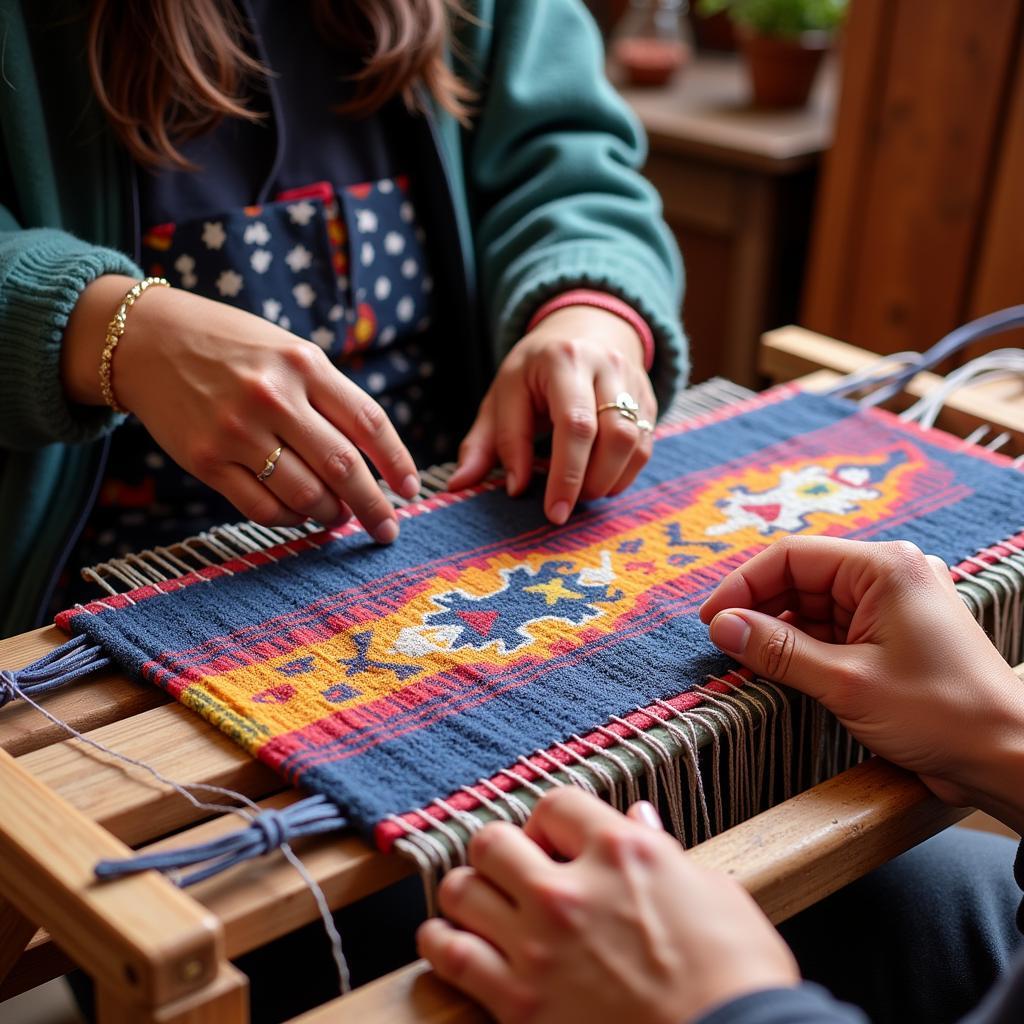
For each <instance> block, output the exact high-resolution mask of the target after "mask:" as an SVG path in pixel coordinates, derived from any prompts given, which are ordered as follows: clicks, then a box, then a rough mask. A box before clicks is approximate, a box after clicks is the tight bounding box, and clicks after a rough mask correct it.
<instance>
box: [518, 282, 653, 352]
mask: <svg viewBox="0 0 1024 1024" xmlns="http://www.w3.org/2000/svg"><path fill="white" fill-rule="evenodd" d="M567 309H570V310H580V311H583V310H588V309H589V310H600V311H601V312H603V313H605V314H609V315H611V316H613V317H615V318H616V319H618V320H619V321H621V322H622V324H623V325H626V326H628V327H629V328H630V330H631V332H632V336H633V337H634V338H635V339H636V341H637V343H638V344H639V346H640V348H639V355H640V358H641V360H642V365H643V368H644V370H650V368H651V366H652V365H653V364H654V334H653V333H652V331H651V328H650V327H649V326H648V324H647V321H646V320H645V319H644V318H643V317H642V316H641V315H640V314H639V313H638V312H637V311H636V310H635V309H633V307H632V306H630V305H629V303H628V302H625V301H624V300H623V299H620V298H619V297H618V296H616V295H612V294H610V293H608V292H600V291H594V290H591V289H589V288H576V289H573V290H572V291H568V292H563V293H562V294H561V295H556V296H555V297H554V298H552V299H549V300H548V301H547V302H545V303H544V304H543V305H542V306H541V307H540V308H539V309H538V310H537V311H536V312H535V313H534V314H533V316H532V317H531V318H530V322H529V324H528V325H527V328H526V329H527V331H528V332H529V331H532V330H533V329H534V328H535V327H537V326H538V325H539V324H540V323H541V322H542V321H544V320H547V319H548V318H550V317H551V316H553V315H556V314H558V313H560V312H561V311H563V310H567ZM596 319H601V317H597V318H596Z"/></svg>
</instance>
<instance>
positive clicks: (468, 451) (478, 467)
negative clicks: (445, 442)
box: [448, 409, 497, 491]
mask: <svg viewBox="0 0 1024 1024" xmlns="http://www.w3.org/2000/svg"><path fill="white" fill-rule="evenodd" d="M496 460H497V453H496V451H495V447H494V426H493V423H492V420H491V416H490V413H489V410H487V409H481V410H480V414H479V415H478V416H477V418H476V422H475V423H474V424H473V426H472V427H471V428H470V430H469V433H468V434H466V436H465V438H464V439H463V441H462V444H461V445H460V446H459V463H458V465H457V466H456V468H455V472H454V473H452V475H451V478H450V479H449V480H448V490H449V491H461V490H462V489H463V488H464V487H472V486H474V485H475V484H478V483H480V481H481V480H483V478H484V477H485V476H487V474H488V473H489V472H490V471H491V470H492V469H493V468H494V463H495V461H496Z"/></svg>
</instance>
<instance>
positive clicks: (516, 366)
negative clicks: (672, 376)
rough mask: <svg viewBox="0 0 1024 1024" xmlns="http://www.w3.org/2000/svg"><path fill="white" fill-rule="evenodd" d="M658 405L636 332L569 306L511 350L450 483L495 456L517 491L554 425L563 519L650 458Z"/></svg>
mask: <svg viewBox="0 0 1024 1024" xmlns="http://www.w3.org/2000/svg"><path fill="white" fill-rule="evenodd" d="M656 415H657V403H656V401H655V398H654V390H653V388H652V387H651V382H650V379H649V378H648V376H647V372H646V370H645V369H644V354H643V346H642V344H641V342H640V339H639V337H638V336H637V333H636V331H635V330H634V329H633V328H632V327H631V326H630V325H629V324H628V323H627V322H626V321H625V320H623V319H621V318H620V317H618V316H616V315H615V314H614V313H609V312H606V311H605V310H603V309H597V308H594V307H592V306H566V307H565V308H563V309H560V310H557V311H556V312H554V313H552V314H551V315H550V316H547V317H545V319H544V320H542V321H541V322H540V323H539V324H538V325H537V326H536V327H535V328H534V329H533V330H532V331H530V333H529V334H527V335H526V336H525V337H524V338H523V339H522V340H520V341H519V342H518V343H517V344H516V345H515V346H514V347H513V348H512V350H511V351H510V352H509V354H508V355H507V356H506V357H505V360H504V362H503V363H502V364H501V367H500V368H499V370H498V374H497V376H496V377H495V379H494V382H493V384H492V385H491V387H490V390H489V391H488V392H487V395H486V396H485V398H484V400H483V402H482V404H481V406H480V411H479V413H478V415H477V418H476V421H475V423H474V424H473V426H472V428H471V429H470V431H469V433H468V434H467V435H466V438H465V440H464V441H463V442H462V447H461V448H460V449H459V467H458V469H457V470H456V472H455V474H454V475H453V476H452V478H451V482H450V484H449V487H450V488H451V489H452V490H458V489H460V488H463V487H470V486H472V485H473V484H475V483H478V482H479V481H480V480H482V479H483V478H484V477H485V476H486V475H487V473H488V472H489V471H490V470H491V469H492V468H493V467H494V465H495V464H496V463H497V462H500V463H501V465H503V466H504V468H505V471H506V487H507V489H508V493H509V494H511V495H517V494H521V493H522V492H523V491H524V490H525V489H526V487H527V485H528V484H529V482H530V477H531V475H532V473H533V455H534V447H533V446H534V438H535V437H536V436H537V435H538V434H539V433H541V432H543V431H545V430H548V429H550V430H551V432H552V446H551V468H550V471H549V473H548V482H547V490H546V492H545V495H544V511H545V513H546V514H547V517H548V518H549V519H550V520H551V521H552V522H554V523H558V524H561V523H564V522H565V521H566V520H567V519H568V518H569V514H570V513H571V512H572V509H573V507H574V506H575V504H576V502H577V501H578V500H580V499H581V498H582V499H583V500H585V501H586V500H592V499H594V498H602V497H605V496H607V495H612V494H618V493H619V492H620V491H623V490H625V489H626V488H627V487H628V486H629V485H630V484H631V483H632V482H633V480H634V479H635V478H636V475H637V473H639V472H640V470H641V469H642V468H643V467H644V465H645V463H646V462H647V460H648V459H649V458H650V457H651V450H652V444H653V440H652V431H653V422H654V419H655V416H656Z"/></svg>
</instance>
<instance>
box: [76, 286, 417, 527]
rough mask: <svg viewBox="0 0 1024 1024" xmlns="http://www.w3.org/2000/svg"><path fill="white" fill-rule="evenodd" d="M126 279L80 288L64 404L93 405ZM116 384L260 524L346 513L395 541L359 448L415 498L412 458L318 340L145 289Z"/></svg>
mask: <svg viewBox="0 0 1024 1024" xmlns="http://www.w3.org/2000/svg"><path fill="white" fill-rule="evenodd" d="M132 283H133V282H132V281H131V279H129V278H116V277H113V278H112V277H102V278H99V279H97V280H96V281H94V282H93V283H92V284H91V285H90V286H89V287H88V288H87V289H86V290H85V292H83V295H82V298H81V299H80V300H79V304H78V305H77V306H76V308H75V311H74V313H73V314H72V317H71V321H70V322H69V325H68V330H67V332H66V333H65V342H64V344H65V352H64V356H63V369H64V380H65V389H66V390H67V391H68V394H69V397H71V398H72V400H77V401H86V402H89V401H94V402H98V397H97V396H98V388H97V386H96V383H95V381H96V374H97V369H98V367H99V351H100V349H102V343H103V336H104V332H105V329H106V324H107V322H108V321H109V319H110V317H111V316H112V315H113V311H114V309H115V308H116V306H117V303H118V302H119V301H120V298H121V297H122V296H123V295H124V293H125V292H126V291H127V290H128V288H130V287H131V285H132ZM104 317H105V319H104ZM97 346H98V347H97ZM112 381H113V387H114V393H115V394H116V396H117V398H118V401H119V402H120V403H121V404H122V405H123V406H124V407H125V408H127V409H130V410H131V411H132V412H133V413H135V415H136V416H138V418H139V419H140V420H141V421H142V422H143V423H144V424H145V426H146V428H147V429H148V430H149V432H150V434H152V436H153V438H154V440H155V441H156V442H157V444H159V445H160V447H161V448H163V449H164V450H165V451H166V452H167V453H168V454H169V455H170V456H171V457H172V458H173V459H174V460H175V461H176V462H177V463H178V464H179V465H180V466H182V467H183V468H184V469H186V470H187V471H188V472H190V473H192V474H193V475H194V476H196V477H198V478H199V479H200V480H202V481H203V482H204V483H206V484H208V485H209V486H210V487H212V488H214V489H215V490H217V491H220V493H221V494H223V495H224V496H225V497H226V498H227V499H228V500H229V501H230V502H232V504H234V505H235V507H236V508H237V509H238V510H239V512H241V514H242V515H243V516H245V517H246V518H248V519H252V520H254V521H256V522H258V523H263V524H264V525H267V526H272V525H273V526H281V525H295V524H297V523H300V522H302V521H303V520H305V519H306V518H307V517H311V518H313V519H316V520H318V521H319V522H321V523H323V524H325V525H332V524H334V523H337V522H339V521H341V520H343V519H347V518H348V517H349V516H350V515H351V514H353V513H354V514H355V515H356V516H357V517H358V518H359V520H360V522H362V523H363V525H364V526H365V527H366V528H367V530H368V531H369V533H370V534H372V535H373V537H374V538H376V539H377V540H378V541H380V542H382V543H389V542H390V541H392V540H394V539H395V537H396V536H397V535H398V521H397V519H396V517H395V512H394V509H393V508H392V506H391V503H390V502H389V501H388V500H387V498H386V497H385V496H384V494H383V493H382V491H381V489H380V488H379V487H378V486H377V483H376V481H375V480H374V478H373V475H372V474H371V472H370V470H369V469H368V468H367V466H366V463H365V462H364V461H363V458H362V456H361V455H360V452H361V451H362V452H365V453H366V455H367V456H368V457H369V458H370V459H371V460H372V462H373V463H374V465H375V466H376V467H377V469H378V470H379V471H380V473H381V475H382V476H383V477H384V479H385V480H386V481H387V482H388V484H389V485H390V486H391V487H392V488H393V489H394V490H395V491H396V492H397V493H399V494H402V495H404V496H406V497H412V496H413V495H414V494H416V493H417V492H418V490H419V479H418V478H417V476H416V466H415V464H414V463H413V460H412V457H411V456H410V455H409V453H408V451H407V450H406V448H405V446H404V445H403V444H402V442H401V440H400V439H399V437H398V434H397V433H396V431H395V429H394V427H393V426H392V425H391V423H390V421H389V420H388V417H387V415H386V414H385V412H384V410H383V409H381V407H380V406H379V405H378V404H377V403H376V402H375V401H374V400H373V399H372V398H370V397H369V396H368V395H366V394H365V393H364V392H363V391H361V390H360V389H359V388H358V387H356V386H355V385H354V384H352V383H351V381H349V380H347V379H346V378H345V377H344V376H343V375H342V374H341V373H339V372H338V371H337V370H336V369H335V368H334V367H333V366H332V365H331V364H330V362H329V361H328V359H327V357H326V355H324V353H323V352H322V351H321V350H320V349H319V348H317V346H315V345H312V344H310V343H309V342H307V341H303V340H302V339H301V338H298V337H296V336H295V335H293V334H289V333H288V332H287V331H284V330H282V329H281V328H280V327H277V326H275V325H274V324H272V323H270V322H268V321H266V320H264V319H262V318H261V317H258V316H254V315H252V314H250V313H246V312H243V311H241V310H238V309H235V308H233V307H231V306H228V305H225V304H224V303H220V302H213V301H211V300H209V299H204V298H201V297H199V296H197V295H193V294H191V293H189V292H187V291H182V290H179V289H166V288H151V289H150V290H149V291H147V292H146V293H145V294H144V295H142V296H141V298H140V299H139V301H138V302H137V303H136V305H135V306H133V307H132V309H131V310H130V312H129V313H128V317H127V327H126V330H125V333H124V336H123V337H122V339H121V342H120V344H119V345H118V347H117V350H116V352H115V355H114V360H113V373H112ZM278 446H281V447H282V449H283V451H282V453H281V456H280V458H279V459H278V461H277V464H276V467H275V469H274V471H273V473H272V474H271V475H270V476H269V477H267V478H266V480H265V481H264V482H262V483H261V482H260V481H259V480H257V479H256V474H257V473H259V472H260V470H262V469H263V467H264V463H265V461H266V459H267V457H268V455H270V453H271V452H273V451H274V450H275V449H276V448H277V447H278Z"/></svg>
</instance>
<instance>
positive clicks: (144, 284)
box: [100, 277, 171, 412]
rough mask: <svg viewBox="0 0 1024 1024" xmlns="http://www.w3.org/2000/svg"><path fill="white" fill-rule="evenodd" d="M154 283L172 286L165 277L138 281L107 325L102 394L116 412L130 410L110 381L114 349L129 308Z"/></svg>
mask: <svg viewBox="0 0 1024 1024" xmlns="http://www.w3.org/2000/svg"><path fill="white" fill-rule="evenodd" d="M154 285H156V286H158V287H160V288H170V287H171V285H170V282H169V281H167V280H166V279H165V278H163V277H146V278H143V279H142V280H141V281H138V282H136V283H135V284H134V285H132V287H131V290H130V291H129V292H128V294H127V295H126V296H125V297H124V298H123V299H122V300H121V304H120V305H119V306H118V307H117V312H116V313H115V314H114V319H113V320H111V321H110V323H109V324H108V325H107V337H106V343H105V344H104V346H103V354H102V355H101V356H100V394H101V395H103V401H104V402H106V403H107V405H109V406H110V408H111V409H113V410H114V412H128V410H127V409H126V408H125V407H124V406H123V405H121V403H120V402H118V400H117V398H116V397H115V396H114V388H113V386H112V385H111V383H110V373H111V368H112V365H113V362H114V349H116V348H117V343H118V342H119V341H120V340H121V335H122V334H124V329H125V325H126V323H127V317H128V310H129V309H131V308H132V306H134V305H135V303H136V301H137V300H138V298H139V296H140V295H141V294H142V293H143V292H144V291H145V290H146V289H147V288H152V287H153V286H154Z"/></svg>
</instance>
